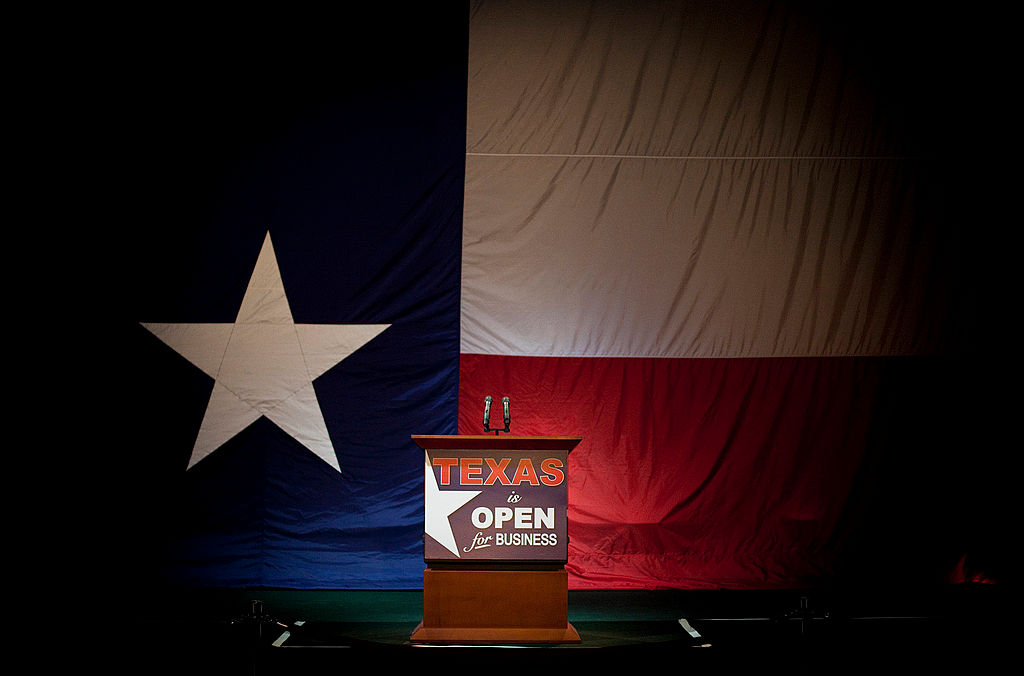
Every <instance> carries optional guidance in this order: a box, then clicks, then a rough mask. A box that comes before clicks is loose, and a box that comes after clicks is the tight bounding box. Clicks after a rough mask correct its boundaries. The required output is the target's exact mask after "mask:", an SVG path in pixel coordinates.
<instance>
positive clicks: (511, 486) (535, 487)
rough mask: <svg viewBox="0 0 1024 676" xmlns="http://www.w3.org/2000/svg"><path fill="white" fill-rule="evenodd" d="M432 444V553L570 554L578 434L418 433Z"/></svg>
mask: <svg viewBox="0 0 1024 676" xmlns="http://www.w3.org/2000/svg"><path fill="white" fill-rule="evenodd" d="M413 439H414V440H415V441H416V443H417V444H419V445H420V447H421V448H423V449H424V526H425V528H424V530H425V534H424V538H423V544H424V559H425V560H426V561H427V563H430V564H433V563H441V562H452V561H463V562H472V561H509V562H549V563H561V564H564V563H565V562H566V561H567V558H568V527H567V519H566V508H567V506H568V473H567V470H568V456H569V451H570V450H571V449H572V448H573V447H574V446H575V445H576V444H577V443H579V441H580V439H579V438H577V437H509V436H506V437H495V436H460V437H429V436H414V437H413Z"/></svg>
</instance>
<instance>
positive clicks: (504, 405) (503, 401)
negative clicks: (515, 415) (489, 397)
mask: <svg viewBox="0 0 1024 676" xmlns="http://www.w3.org/2000/svg"><path fill="white" fill-rule="evenodd" d="M501 407H502V408H503V409H505V429H506V430H507V429H508V425H509V423H510V422H512V418H511V417H510V416H509V414H508V397H502V398H501Z"/></svg>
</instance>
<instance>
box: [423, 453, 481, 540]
mask: <svg viewBox="0 0 1024 676" xmlns="http://www.w3.org/2000/svg"><path fill="white" fill-rule="evenodd" d="M424 467H425V472H426V474H425V475H424V477H423V498H424V505H423V513H424V520H423V529H424V531H425V532H426V534H427V535H429V536H430V537H432V538H434V539H435V540H437V541H438V542H439V543H441V544H442V545H444V548H445V549H447V550H448V551H450V552H451V553H452V554H454V555H455V556H458V557H460V558H461V554H459V546H458V545H457V544H455V534H454V533H452V524H451V522H450V521H448V517H449V516H450V515H451V514H452V513H454V512H455V511H456V510H457V509H458V508H459V507H462V506H463V505H464V504H466V503H467V502H469V501H470V500H472V499H473V498H475V497H476V496H478V495H480V493H481V491H441V490H438V488H437V477H435V476H434V470H433V468H432V467H431V466H430V456H429V455H427V454H425V453H424Z"/></svg>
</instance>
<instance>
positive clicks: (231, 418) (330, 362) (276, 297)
mask: <svg viewBox="0 0 1024 676" xmlns="http://www.w3.org/2000/svg"><path fill="white" fill-rule="evenodd" d="M143 326H145V327H146V328H147V329H149V331H151V332H152V333H153V334H154V335H155V336H156V337H157V338H159V339H160V340H162V341H164V343H166V344H167V345H168V346H170V347H171V348H173V349H174V350H175V351H177V352H178V353H179V354H181V355H182V356H183V357H185V358H186V359H188V360H189V361H190V362H192V363H193V364H195V365H196V366H197V367H199V368H200V369H202V370H203V371H204V372H205V373H206V374H208V375H209V376H211V377H212V378H213V379H214V380H215V383H214V386H213V392H212V393H211V395H210V402H209V404H207V407H206V414H205V416H204V417H203V422H202V425H201V426H200V428H199V435H198V437H197V438H196V443H195V446H194V447H193V448H192V455H191V457H190V458H189V462H188V468H189V469H191V468H192V467H193V466H194V465H195V464H196V463H197V462H199V461H200V460H202V459H203V458H205V457H206V456H208V455H209V454H210V453H212V452H213V451H215V450H216V449H218V448H219V447H220V446H221V445H223V444H224V443H225V442H227V441H228V440H229V439H231V438H232V437H234V436H235V435H236V434H238V433H239V432H241V431H242V430H244V429H245V428H246V427H248V426H249V425H250V424H252V423H253V422H255V421H256V420H257V419H258V418H259V417H260V416H263V417H266V418H267V419H269V420H270V421H272V422H273V423H274V424H276V425H277V426H278V427H280V428H281V429H282V430H284V431H285V432H286V433H288V434H289V435H291V436H292V437H294V438H295V439H296V440H297V441H299V442H300V443H301V444H302V445H303V446H305V447H306V448H308V449H309V450H311V451H312V452H313V453H315V454H316V455H317V456H318V457H319V458H321V459H322V460H323V461H324V462H326V463H327V464H328V465H330V466H331V467H333V468H334V469H335V470H338V471H339V472H340V471H341V468H340V467H339V465H338V458H337V454H336V453H335V452H334V445H333V444H332V443H331V437H330V435H329V434H328V432H327V424H326V423H325V422H324V416H323V412H322V411H321V410H320V404H319V402H318V401H317V398H316V392H315V391H314V389H313V380H315V379H316V378H318V377H319V376H321V375H322V374H323V373H325V372H326V371H327V370H329V369H330V368H332V367H333V366H335V365H336V364H338V363H339V362H341V361H342V360H343V359H345V358H346V357H348V356H349V355H351V354H352V353H353V352H355V351H356V350H358V349H359V348H360V347H362V346H363V345H365V344H366V343H368V342H369V341H371V340H373V339H374V338H375V337H376V336H377V335H379V334H380V333H381V332H382V331H384V330H385V329H387V328H388V327H389V326H391V325H390V324H296V323H295V321H294V320H293V319H292V312H291V308H290V307H289V305H288V298H287V297H286V296H285V293H284V282H283V281H282V279H281V271H280V269H279V268H278V265H277V257H276V256H275V255H274V247H273V245H272V244H271V242H270V233H269V232H268V233H267V236H266V238H265V239H264V240H263V248H262V249H261V250H260V255H259V258H258V259H257V261H256V267H255V268H254V269H253V273H252V277H251V278H250V279H249V286H248V287H247V288H246V290H245V296H244V297H243V298H242V306H241V307H240V308H239V310H238V316H237V317H236V318H235V322H234V323H233V324H153V323H149V324H147V323H143Z"/></svg>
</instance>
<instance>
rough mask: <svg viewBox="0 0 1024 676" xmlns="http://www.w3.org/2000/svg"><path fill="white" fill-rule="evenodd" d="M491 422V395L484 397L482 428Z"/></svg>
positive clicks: (485, 427)
mask: <svg viewBox="0 0 1024 676" xmlns="http://www.w3.org/2000/svg"><path fill="white" fill-rule="evenodd" d="M490 422H491V395H489V394H488V395H487V396H486V397H485V398H484V429H485V430H486V429H487V428H488V426H489V425H490Z"/></svg>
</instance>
